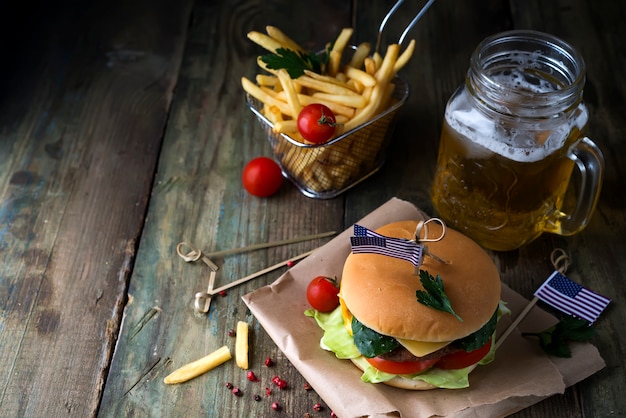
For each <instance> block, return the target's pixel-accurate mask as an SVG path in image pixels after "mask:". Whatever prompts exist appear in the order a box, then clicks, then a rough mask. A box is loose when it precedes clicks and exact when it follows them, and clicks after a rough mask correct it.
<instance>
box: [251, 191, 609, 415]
mask: <svg viewBox="0 0 626 418" xmlns="http://www.w3.org/2000/svg"><path fill="white" fill-rule="evenodd" d="M426 218H427V215H426V214H424V213H423V212H421V211H420V210H419V209H417V208H416V207H415V206H413V205H412V204H410V203H408V202H405V201H402V200H399V199H396V198H394V199H391V200H390V201H388V202H386V203H385V204H384V205H382V206H381V207H379V208H378V209H376V210H375V211H374V212H372V213H370V214H369V215H368V216H366V217H365V218H363V219H362V220H360V221H359V222H358V223H359V224H361V225H363V226H366V227H368V228H371V229H374V228H377V227H380V226H382V225H384V224H387V223H389V222H394V221H399V220H406V219H414V220H415V219H426ZM352 233H353V230H352V228H349V229H347V230H346V231H344V232H343V233H341V234H340V235H338V236H337V237H336V238H334V239H333V240H332V241H330V242H329V243H327V244H326V245H324V246H323V247H321V248H319V249H318V250H316V251H315V252H314V253H313V254H312V255H310V256H309V257H307V258H306V259H304V260H303V261H301V262H300V263H299V264H297V265H296V266H294V267H292V268H291V269H290V270H288V271H287V272H286V273H285V274H284V275H282V276H281V277H280V278H278V279H277V280H276V281H275V282H274V283H272V284H271V285H268V286H265V287H262V288H260V289H258V290H256V291H254V292H252V293H249V294H247V295H245V296H244V297H243V300H244V302H245V303H246V305H247V306H248V307H249V309H250V310H251V312H252V313H253V315H254V316H255V317H256V318H257V320H258V321H259V322H260V324H261V325H262V326H263V327H264V329H265V330H266V331H267V333H268V334H269V335H270V337H271V338H272V339H273V340H274V342H275V343H276V345H277V346H278V347H279V348H280V349H281V350H282V351H283V352H284V353H285V355H286V356H287V358H288V359H289V360H290V361H291V363H292V364H293V365H294V366H295V367H296V368H297V369H298V371H299V372H300V373H301V374H302V375H303V376H304V378H305V379H306V380H307V381H308V382H309V383H310V384H311V386H312V387H313V388H314V389H315V391H316V392H317V393H318V394H319V395H320V396H321V397H322V399H324V401H325V402H326V403H327V404H328V406H329V407H330V408H332V410H333V411H334V412H335V413H336V414H337V415H338V416H339V417H340V418H349V417H365V416H373V417H389V416H392V417H398V416H400V417H411V418H413V417H433V416H456V417H485V416H489V417H497V416H506V415H508V414H511V413H513V412H516V411H519V410H521V409H523V408H525V407H527V406H530V405H532V404H534V403H536V402H539V401H540V400H542V399H544V398H546V397H549V396H551V395H554V394H557V393H563V392H564V390H565V388H566V387H567V386H570V385H573V384H575V383H576V382H578V381H580V380H582V379H584V378H586V377H588V376H590V375H592V374H593V373H595V372H596V371H598V370H600V369H602V368H603V367H604V366H605V363H604V361H603V359H602V358H601V357H600V355H599V353H598V351H597V350H596V348H595V347H594V346H592V345H591V344H577V345H575V346H573V347H572V351H573V356H572V357H571V358H569V359H554V358H550V357H548V356H546V355H545V354H544V353H543V352H542V351H541V349H540V348H539V345H538V344H537V342H536V340H531V339H527V338H524V337H522V336H521V331H539V330H543V329H545V328H547V327H548V326H550V325H552V324H554V323H555V322H556V318H554V317H553V316H552V315H550V314H548V313H546V312H545V311H543V310H541V309H540V308H539V307H534V308H533V309H532V310H531V312H530V313H529V314H528V316H527V317H526V319H525V320H524V321H523V322H522V323H521V324H520V326H519V327H518V328H520V329H518V330H515V331H514V332H512V333H511V334H510V336H509V337H508V338H507V339H506V341H505V342H504V343H503V344H502V346H501V347H500V348H499V349H498V352H497V355H496V360H495V361H494V362H492V363H491V364H489V365H485V366H479V367H478V368H477V369H476V370H474V371H473V372H472V373H471V374H470V387H469V388H467V389H456V390H448V389H435V390H429V391H406V390H402V389H396V388H392V387H389V386H386V385H383V384H371V383H364V382H362V381H361V372H360V370H358V369H357V368H356V367H355V366H353V365H352V363H351V362H350V361H348V360H339V359H337V358H336V357H335V355H334V354H333V353H330V352H327V351H324V350H322V349H321V348H320V346H319V340H320V338H321V336H322V331H321V330H320V329H319V328H318V327H317V324H316V323H315V320H314V319H312V318H309V317H306V316H305V315H304V311H305V310H306V309H308V308H309V306H308V303H307V301H306V286H307V284H308V283H309V281H310V280H311V279H312V278H313V277H315V276H317V275H327V276H331V277H332V276H336V277H338V278H340V277H341V273H342V269H343V262H344V260H345V258H346V257H347V255H348V254H349V252H350V243H349V237H350V236H351V235H352ZM502 299H503V300H504V301H505V302H506V303H507V306H508V307H509V308H510V309H511V311H512V315H511V317H510V318H509V317H504V318H503V319H502V320H501V321H500V324H499V330H498V331H499V333H502V332H503V331H504V330H505V329H506V327H508V325H509V324H510V323H511V322H512V320H513V319H514V318H515V317H516V316H517V314H519V312H520V311H521V310H522V309H523V308H524V307H525V306H526V304H527V303H528V301H527V300H526V299H524V298H523V297H521V296H520V295H519V294H517V293H516V292H514V291H512V290H511V289H510V288H509V287H507V286H506V285H504V284H503V287H502Z"/></svg>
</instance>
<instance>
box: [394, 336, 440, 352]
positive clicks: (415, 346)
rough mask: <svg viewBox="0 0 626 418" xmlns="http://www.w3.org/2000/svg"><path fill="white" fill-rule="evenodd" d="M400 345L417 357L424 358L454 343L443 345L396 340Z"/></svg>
mask: <svg viewBox="0 0 626 418" xmlns="http://www.w3.org/2000/svg"><path fill="white" fill-rule="evenodd" d="M396 339H397V340H398V342H399V343H400V344H402V346H403V347H404V348H406V349H407V350H409V351H410V352H411V354H413V355H414V356H416V357H424V356H425V355H427V354H430V353H434V352H435V351H437V350H439V349H442V348H443V347H445V346H446V345H448V344H450V343H451V342H452V341H444V342H442V343H433V342H424V341H415V340H404V339H400V338H396Z"/></svg>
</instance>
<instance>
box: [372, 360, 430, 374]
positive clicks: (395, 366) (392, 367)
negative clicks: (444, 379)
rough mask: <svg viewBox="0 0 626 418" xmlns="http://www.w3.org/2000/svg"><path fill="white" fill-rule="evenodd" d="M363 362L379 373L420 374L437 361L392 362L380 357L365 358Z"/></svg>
mask: <svg viewBox="0 0 626 418" xmlns="http://www.w3.org/2000/svg"><path fill="white" fill-rule="evenodd" d="M365 360H367V362H368V363H369V364H371V365H372V366H374V367H376V368H377V369H378V370H380V371H381V372H385V373H392V374H413V373H421V372H423V371H424V370H426V369H429V368H431V367H432V366H433V365H435V364H436V363H437V362H438V361H439V359H436V358H435V359H430V360H412V361H393V360H386V359H383V358H380V357H373V358H367V357H365Z"/></svg>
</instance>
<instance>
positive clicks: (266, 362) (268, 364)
mask: <svg viewBox="0 0 626 418" xmlns="http://www.w3.org/2000/svg"><path fill="white" fill-rule="evenodd" d="M265 365H266V366H267V367H272V366H273V365H274V362H273V361H272V358H271V357H268V358H266V359H265Z"/></svg>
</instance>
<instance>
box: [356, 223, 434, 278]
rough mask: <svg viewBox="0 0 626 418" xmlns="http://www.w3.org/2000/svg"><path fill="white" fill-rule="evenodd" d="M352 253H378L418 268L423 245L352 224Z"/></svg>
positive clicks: (420, 262)
mask: <svg viewBox="0 0 626 418" xmlns="http://www.w3.org/2000/svg"><path fill="white" fill-rule="evenodd" d="M350 244H351V245H352V252H353V253H354V254H380V255H386V256H389V257H394V258H399V259H401V260H406V261H408V262H410V263H411V264H413V265H414V266H415V268H418V267H419V266H420V265H421V264H422V252H423V245H422V244H418V243H417V242H415V241H411V240H408V239H404V238H393V237H386V236H384V235H380V234H378V233H376V232H374V231H372V230H369V229H367V228H365V227H363V226H361V225H356V224H355V225H354V236H353V237H350Z"/></svg>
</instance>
